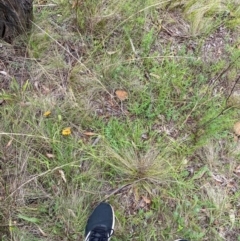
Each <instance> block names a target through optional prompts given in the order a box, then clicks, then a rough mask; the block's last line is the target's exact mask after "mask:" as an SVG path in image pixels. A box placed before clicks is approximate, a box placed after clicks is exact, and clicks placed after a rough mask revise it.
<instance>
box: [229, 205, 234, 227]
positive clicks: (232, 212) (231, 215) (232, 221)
mask: <svg viewBox="0 0 240 241" xmlns="http://www.w3.org/2000/svg"><path fill="white" fill-rule="evenodd" d="M229 219H230V221H231V223H232V226H233V225H234V224H235V212H234V210H233V209H230V210H229Z"/></svg>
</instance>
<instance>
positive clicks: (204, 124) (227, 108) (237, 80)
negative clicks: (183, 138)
mask: <svg viewBox="0 0 240 241" xmlns="http://www.w3.org/2000/svg"><path fill="white" fill-rule="evenodd" d="M239 80H240V75H239V76H238V78H237V79H236V81H235V83H234V85H233V87H232V89H231V91H230V94H229V95H228V97H227V98H226V103H227V101H228V100H229V98H230V97H231V95H232V93H233V90H234V88H235V86H236V85H237V83H238V82H239ZM231 108H233V107H232V106H230V107H225V108H224V109H222V110H221V112H220V113H219V114H217V115H216V116H215V117H213V118H212V119H210V120H208V121H206V122H205V123H203V124H202V125H200V126H199V127H198V128H202V127H203V126H206V125H207V124H209V123H211V122H212V121H214V120H215V119H217V118H218V117H219V116H220V115H222V114H223V113H224V112H226V111H227V110H229V109H231Z"/></svg>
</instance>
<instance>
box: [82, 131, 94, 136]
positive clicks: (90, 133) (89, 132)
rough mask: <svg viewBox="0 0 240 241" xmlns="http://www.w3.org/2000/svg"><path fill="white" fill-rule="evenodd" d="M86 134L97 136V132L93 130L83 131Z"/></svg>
mask: <svg viewBox="0 0 240 241" xmlns="http://www.w3.org/2000/svg"><path fill="white" fill-rule="evenodd" d="M83 134H84V135H85V136H96V135H97V134H96V133H94V132H91V131H86V132H84V133H83Z"/></svg>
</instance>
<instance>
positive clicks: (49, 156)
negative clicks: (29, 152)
mask: <svg viewBox="0 0 240 241" xmlns="http://www.w3.org/2000/svg"><path fill="white" fill-rule="evenodd" d="M46 156H47V157H48V158H54V157H55V155H53V154H51V153H46Z"/></svg>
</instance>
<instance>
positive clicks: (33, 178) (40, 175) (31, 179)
mask: <svg viewBox="0 0 240 241" xmlns="http://www.w3.org/2000/svg"><path fill="white" fill-rule="evenodd" d="M75 163H78V161H74V162H71V163H67V164H64V165H62V166H58V167H55V168H53V169H51V170H47V171H45V172H42V173H40V174H38V175H35V176H33V177H32V178H30V179H28V180H27V181H26V182H24V183H22V184H21V185H20V186H18V187H17V188H16V189H15V190H14V191H13V192H12V193H11V194H9V195H8V196H7V197H6V198H5V200H7V199H8V198H9V197H12V196H13V194H14V193H15V192H17V191H18V190H19V189H21V188H22V187H23V186H25V185H26V184H28V183H30V182H31V181H33V180H35V179H37V178H39V177H42V176H44V175H47V174H48V173H51V172H54V171H56V170H59V169H62V168H63V167H66V166H68V165H72V164H75ZM79 190H80V191H82V192H86V193H91V194H96V193H94V192H91V191H87V190H83V189H79Z"/></svg>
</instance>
